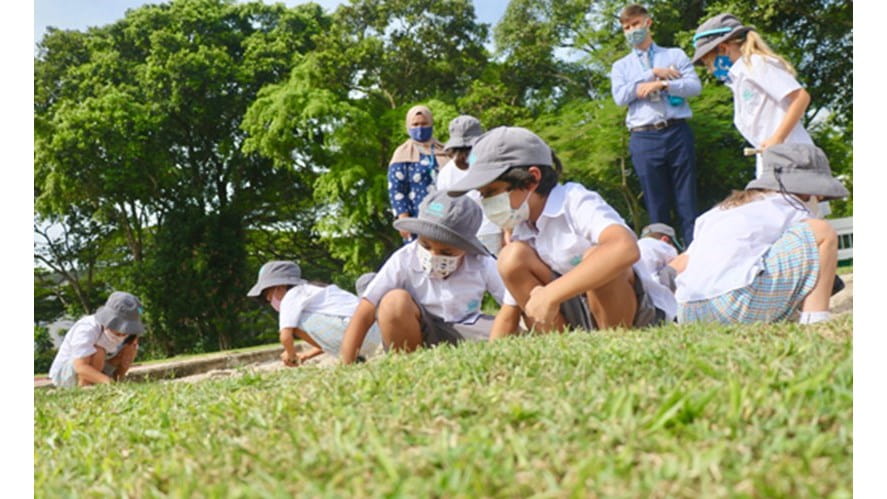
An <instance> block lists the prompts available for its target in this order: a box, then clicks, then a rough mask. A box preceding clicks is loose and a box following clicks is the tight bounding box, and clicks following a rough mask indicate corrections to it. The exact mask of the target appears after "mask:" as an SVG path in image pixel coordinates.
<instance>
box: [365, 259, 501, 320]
mask: <svg viewBox="0 0 887 499" xmlns="http://www.w3.org/2000/svg"><path fill="white" fill-rule="evenodd" d="M418 246H419V242H418V241H413V242H411V243H409V244H407V245H405V246H402V247H401V248H400V249H398V250H397V251H395V252H394V253H393V254H392V255H391V256H390V257H389V258H388V260H387V261H386V262H385V264H384V265H382V268H381V269H379V272H378V273H377V274H376V277H375V278H373V281H372V282H370V284H369V285H368V286H367V288H366V290H365V291H364V293H363V294H362V295H361V298H365V299H367V300H369V302H370V303H372V304H373V305H375V306H379V301H380V300H381V299H382V297H383V296H385V294H386V293H388V292H389V291H391V290H393V289H403V290H405V291H406V292H407V293H409V294H410V296H412V297H413V300H415V301H416V303H418V304H420V305H422V306H423V307H425V310H427V311H428V312H429V313H431V314H433V315H436V316H437V317H440V318H441V319H443V320H444V321H445V322H451V323H463V324H465V323H474V322H475V321H476V320H477V318H478V317H480V315H481V311H480V306H481V301H482V300H483V297H484V292H485V291H487V292H489V293H490V294H491V295H493V298H494V299H495V300H496V302H497V303H499V304H501V303H502V300H503V297H504V295H505V285H504V284H503V283H502V278H501V277H499V272H498V271H497V270H496V260H494V259H493V257H491V256H486V255H475V254H468V253H466V254H465V256H463V257H462V262H461V263H460V264H459V267H458V268H457V269H456V271H455V272H453V273H452V274H450V275H449V276H448V277H447V278H446V279H438V278H432V277H429V276H428V274H426V273H425V271H424V270H422V265H421V264H420V263H419V258H418V257H417V256H416V249H417V248H418Z"/></svg>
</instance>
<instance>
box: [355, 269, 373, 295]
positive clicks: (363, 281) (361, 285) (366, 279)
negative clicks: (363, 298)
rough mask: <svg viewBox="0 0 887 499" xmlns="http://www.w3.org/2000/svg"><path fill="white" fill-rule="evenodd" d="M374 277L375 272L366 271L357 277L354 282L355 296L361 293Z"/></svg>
mask: <svg viewBox="0 0 887 499" xmlns="http://www.w3.org/2000/svg"><path fill="white" fill-rule="evenodd" d="M374 277H376V273H375V272H367V273H366V274H361V276H360V277H358V278H357V281H356V282H355V283H354V290H355V291H357V296H360V295H362V294H363V292H364V291H366V289H367V286H369V285H370V283H371V282H372V281H373V278H374Z"/></svg>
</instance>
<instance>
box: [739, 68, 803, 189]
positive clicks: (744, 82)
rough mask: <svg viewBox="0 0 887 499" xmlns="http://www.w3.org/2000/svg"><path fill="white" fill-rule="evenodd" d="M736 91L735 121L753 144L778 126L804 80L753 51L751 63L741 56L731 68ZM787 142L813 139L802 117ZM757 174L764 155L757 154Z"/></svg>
mask: <svg viewBox="0 0 887 499" xmlns="http://www.w3.org/2000/svg"><path fill="white" fill-rule="evenodd" d="M729 75H730V83H727V86H729V87H730V90H732V91H733V124H734V125H736V128H737V129H738V130H739V133H741V134H742V136H743V137H745V140H747V141H749V142H750V143H751V144H752V145H753V146H754V147H760V145H761V144H762V143H763V142H764V141H765V140H767V139H768V138H769V137H770V136H771V135H773V133H774V132H775V131H776V129H777V128H779V124H780V123H782V119H783V118H784V117H785V113H786V111H787V110H788V106H789V104H790V102H789V101H788V99H787V97H788V95H789V94H790V93H792V92H794V91H795V90H798V89H799V88H803V87H801V84H800V83H798V80H796V79H795V77H794V76H792V75H791V73H789V72H788V71H786V70H785V69H784V68H783V67H782V65H780V64H779V62H778V61H777V60H776V59H774V58H772V57H767V56H762V55H757V54H755V55H752V56H751V59H750V65H746V64H745V61H744V60H743V58H742V57H740V58H739V59H737V60H736V62H734V63H733V66H732V67H731V68H730V72H729ZM785 143H787V144H812V143H813V139H812V138H810V134H809V133H807V130H805V129H804V126H803V125H802V124H801V120H798V122H797V123H795V126H794V128H792V131H791V132H790V133H789V134H788V136H787V137H786V138H785ZM756 160H757V168H756V170H757V171H756V174H755V177H760V176H761V168H762V163H761V155H760V154H758V155H757V159H756Z"/></svg>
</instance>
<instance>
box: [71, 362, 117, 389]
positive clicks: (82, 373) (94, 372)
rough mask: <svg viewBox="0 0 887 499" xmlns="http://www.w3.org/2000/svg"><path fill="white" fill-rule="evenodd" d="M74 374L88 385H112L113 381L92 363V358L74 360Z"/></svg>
mask: <svg viewBox="0 0 887 499" xmlns="http://www.w3.org/2000/svg"><path fill="white" fill-rule="evenodd" d="M74 372H76V373H77V376H79V377H80V379H82V380H84V381H86V382H88V383H111V382H113V380H112V379H111V378H110V377H109V376H108V375H106V374H105V373H103V372H101V371H99V370H98V369H96V368H95V367H93V366H92V364H91V363H90V357H81V358H79V359H74Z"/></svg>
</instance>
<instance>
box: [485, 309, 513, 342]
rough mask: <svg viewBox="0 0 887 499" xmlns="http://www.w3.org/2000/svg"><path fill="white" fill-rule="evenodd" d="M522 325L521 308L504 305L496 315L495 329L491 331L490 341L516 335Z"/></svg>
mask: <svg viewBox="0 0 887 499" xmlns="http://www.w3.org/2000/svg"><path fill="white" fill-rule="evenodd" d="M519 324H520V308H519V307H516V306H514V305H502V307H501V308H500V309H499V312H497V313H496V319H495V320H494V321H493V327H492V329H491V330H490V341H493V340H496V339H499V338H504V337H506V336H509V335H512V334H516V333H517V332H518V329H519Z"/></svg>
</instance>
